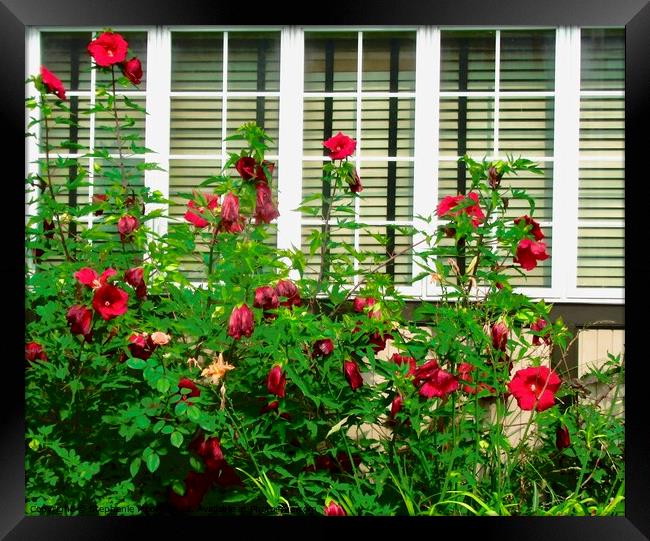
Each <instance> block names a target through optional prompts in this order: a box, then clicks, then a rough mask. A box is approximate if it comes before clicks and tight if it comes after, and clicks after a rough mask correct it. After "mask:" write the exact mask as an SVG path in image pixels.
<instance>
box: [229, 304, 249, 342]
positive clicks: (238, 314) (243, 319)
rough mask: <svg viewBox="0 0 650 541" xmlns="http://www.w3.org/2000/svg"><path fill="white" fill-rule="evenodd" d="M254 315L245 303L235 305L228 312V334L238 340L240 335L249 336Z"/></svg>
mask: <svg viewBox="0 0 650 541" xmlns="http://www.w3.org/2000/svg"><path fill="white" fill-rule="evenodd" d="M253 326H254V317H253V312H252V311H251V309H250V308H249V307H248V305H246V304H242V305H241V306H236V307H235V308H233V309H232V313H231V314H230V321H229V322H228V336H232V337H233V338H234V339H235V340H239V339H240V338H241V337H242V336H250V335H251V334H252V333H253Z"/></svg>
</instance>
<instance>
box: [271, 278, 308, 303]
mask: <svg viewBox="0 0 650 541" xmlns="http://www.w3.org/2000/svg"><path fill="white" fill-rule="evenodd" d="M275 292H276V294H277V295H278V297H285V298H286V299H287V300H285V301H280V304H281V305H282V306H300V305H301V304H302V300H301V299H300V292H299V291H298V288H297V287H296V284H294V283H293V282H292V281H291V280H280V281H279V282H278V283H277V285H276V286H275Z"/></svg>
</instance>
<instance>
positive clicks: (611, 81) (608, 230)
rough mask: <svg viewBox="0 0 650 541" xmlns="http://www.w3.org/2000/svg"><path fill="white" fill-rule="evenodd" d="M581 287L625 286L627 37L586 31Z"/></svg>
mask: <svg viewBox="0 0 650 541" xmlns="http://www.w3.org/2000/svg"><path fill="white" fill-rule="evenodd" d="M581 42H582V43H581V74H580V75H581V100H580V178H579V207H578V270H577V272H578V279H577V285H578V287H579V288H580V287H597V288H604V287H620V288H622V287H623V286H624V234H625V232H624V219H625V212H624V203H625V199H624V198H625V165H624V150H625V97H624V89H625V35H624V31H623V30H618V29H583V30H582V31H581Z"/></svg>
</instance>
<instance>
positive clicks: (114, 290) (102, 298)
mask: <svg viewBox="0 0 650 541" xmlns="http://www.w3.org/2000/svg"><path fill="white" fill-rule="evenodd" d="M128 301H129V294H128V293H127V292H126V291H123V290H122V289H120V288H119V287H115V286H114V285H111V284H106V285H104V286H102V287H99V288H97V289H95V294H94V295H93V308H94V309H95V311H96V312H98V313H99V315H100V316H102V318H103V319H104V320H106V321H108V320H109V319H113V318H114V317H117V316H121V315H122V314H125V313H126V311H127V309H128V306H127V303H128Z"/></svg>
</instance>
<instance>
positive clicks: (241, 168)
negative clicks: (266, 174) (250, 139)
mask: <svg viewBox="0 0 650 541" xmlns="http://www.w3.org/2000/svg"><path fill="white" fill-rule="evenodd" d="M256 166H257V162H256V161H255V158H252V157H250V156H242V157H241V158H239V160H237V163H236V164H235V169H237V172H238V173H239V175H240V176H241V178H242V179H243V180H252V179H254V178H255V175H256Z"/></svg>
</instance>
